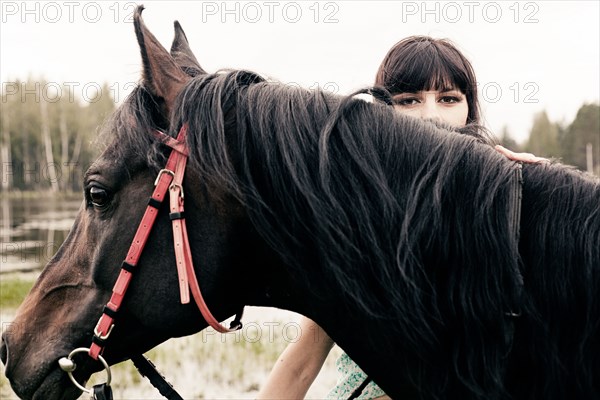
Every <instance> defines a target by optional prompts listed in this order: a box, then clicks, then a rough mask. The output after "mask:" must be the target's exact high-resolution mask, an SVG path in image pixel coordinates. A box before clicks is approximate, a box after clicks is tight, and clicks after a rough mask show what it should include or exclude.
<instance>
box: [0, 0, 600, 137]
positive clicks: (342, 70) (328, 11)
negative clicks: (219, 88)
mask: <svg viewBox="0 0 600 400" xmlns="http://www.w3.org/2000/svg"><path fill="white" fill-rule="evenodd" d="M143 4H144V5H145V6H146V10H145V11H144V14H143V16H144V20H145V22H146V24H147V26H148V27H149V29H150V30H151V31H152V32H153V33H154V34H155V35H156V36H157V38H158V39H159V40H160V41H161V42H162V43H163V45H164V46H165V47H166V48H170V45H171V41H172V39H173V21H175V20H178V21H179V22H180V23H181V24H182V26H183V28H184V30H185V32H186V34H187V37H188V39H189V41H190V45H191V47H192V49H193V50H194V52H195V54H196V57H197V59H198V60H199V61H200V63H201V64H202V66H203V67H204V69H205V70H207V71H209V72H213V71H215V70H217V69H220V68H236V69H242V68H243V69H249V70H253V71H255V72H258V73H260V74H262V75H264V76H266V77H269V78H272V79H276V80H279V81H281V82H283V83H286V84H293V85H300V86H304V87H313V88H314V87H317V86H318V87H320V88H322V89H325V90H329V91H332V92H336V93H339V94H349V93H351V92H352V91H354V90H357V89H360V88H363V87H366V86H369V85H371V84H372V83H373V79H374V76H375V72H376V70H377V67H378V66H379V63H380V62H381V60H382V59H383V57H384V56H385V54H386V53H387V51H388V50H389V49H390V48H391V46H392V45H393V44H394V43H396V42H397V41H399V40H400V39H402V38H404V37H406V36H409V35H416V34H421V35H430V36H433V37H436V38H447V39H450V40H451V41H453V42H454V43H455V44H456V45H457V47H458V48H459V49H460V50H461V51H463V53H464V54H465V55H466V56H467V58H468V59H469V60H470V61H471V62H472V64H473V67H474V69H475V72H476V75H477V81H478V87H479V95H480V100H481V104H482V109H483V116H484V123H485V125H486V126H487V127H488V128H490V129H491V130H492V132H494V133H496V134H498V135H499V134H500V133H501V131H502V129H503V127H504V126H506V127H507V128H508V130H509V132H510V134H511V135H512V136H513V138H515V139H516V140H517V141H518V142H521V143H522V142H524V141H525V140H526V139H527V137H528V134H529V130H530V128H531V125H532V122H533V118H534V115H535V114H536V113H539V112H540V111H542V110H545V111H546V112H547V113H548V116H549V118H550V120H551V121H554V122H562V123H566V124H568V123H570V122H571V121H572V120H573V118H574V117H575V115H576V113H577V110H578V109H579V107H581V105H583V104H584V103H590V102H595V103H597V102H598V101H599V98H600V82H599V79H600V54H599V49H600V43H599V42H600V28H599V27H600V9H599V4H600V2H599V1H597V0H594V1H519V2H517V1H510V0H509V1H449V2H448V1H446V2H444V1H364V0H363V1H319V2H317V1H313V0H308V1H270V0H267V1H197V2H196V1H194V2H192V1H170V2H167V1H145V2H143ZM134 7H135V3H133V2H117V1H89V2H88V1H47V2H40V1H27V2H23V1H4V0H2V1H0V21H1V25H0V79H1V80H2V91H3V92H5V93H8V92H10V91H11V90H14V85H15V81H16V80H17V79H21V80H24V79H36V78H40V77H44V78H45V79H46V81H48V82H49V83H48V84H47V86H46V88H45V90H46V92H44V91H43V92H42V93H47V96H48V97H52V96H54V98H55V97H56V96H60V95H61V94H60V93H58V94H57V93H56V92H54V91H52V90H51V89H52V88H56V87H58V86H61V85H66V86H69V87H71V88H73V90H74V92H75V95H76V97H77V98H78V99H80V101H91V99H93V98H94V95H95V94H96V92H97V91H98V90H99V88H100V87H101V85H102V84H103V83H105V82H106V83H108V85H109V87H110V91H111V94H112V95H113V96H114V97H115V98H116V100H117V101H118V102H121V101H123V99H124V98H125V96H126V95H127V93H129V92H130V91H131V88H132V87H133V86H134V85H135V83H136V82H137V81H138V80H139V77H140V70H141V61H140V55H139V49H138V45H137V42H136V38H135V34H134V31H133V24H132V21H131V15H132V12H133V9H134ZM62 95H65V96H66V94H62Z"/></svg>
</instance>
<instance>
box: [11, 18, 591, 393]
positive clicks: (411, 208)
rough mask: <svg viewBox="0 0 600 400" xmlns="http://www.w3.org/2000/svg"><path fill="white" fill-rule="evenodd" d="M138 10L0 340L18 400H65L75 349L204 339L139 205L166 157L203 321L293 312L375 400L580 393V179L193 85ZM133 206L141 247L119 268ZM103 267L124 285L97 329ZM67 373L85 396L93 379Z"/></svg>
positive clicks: (107, 352)
mask: <svg viewBox="0 0 600 400" xmlns="http://www.w3.org/2000/svg"><path fill="white" fill-rule="evenodd" d="M142 9H143V8H141V7H140V8H138V9H137V10H136V12H135V14H134V27H135V32H136V37H137V40H138V43H139V45H140V51H141V55H142V63H143V72H142V79H141V82H140V84H139V86H138V87H137V88H136V89H135V90H134V91H133V92H132V93H131V95H130V96H129V97H128V98H127V100H126V101H125V102H124V103H123V104H122V105H121V106H120V107H119V108H118V109H117V111H116V112H115V114H114V115H113V116H112V117H111V119H110V121H109V122H108V123H107V124H106V133H105V135H106V142H105V143H106V146H105V148H104V150H103V152H102V154H101V155H100V157H99V158H98V159H97V160H96V161H95V162H94V163H93V165H92V166H90V168H89V169H88V170H87V172H86V173H85V177H84V187H85V190H84V199H83V201H82V205H81V208H80V210H79V213H78V215H77V217H76V220H75V222H74V224H73V227H72V229H71V231H70V233H69V235H68V237H67V239H66V240H65V242H64V243H63V244H62V246H61V247H60V248H59V250H58V251H57V253H56V254H55V255H54V257H53V258H52V259H51V260H50V261H49V262H48V264H47V265H46V266H45V268H44V269H43V271H42V273H41V274H40V276H39V278H38V280H37V281H36V283H35V284H34V286H33V288H32V289H31V292H30V293H29V294H28V295H27V297H26V299H25V300H24V301H23V303H22V305H21V306H20V307H19V309H18V311H17V315H16V317H15V320H14V323H12V324H11V325H10V327H9V329H8V330H7V331H6V332H5V333H4V335H3V338H2V345H1V348H0V358H1V359H2V362H3V363H4V364H5V365H6V369H5V373H6V376H7V378H8V379H9V381H10V383H11V385H12V387H13V389H14V391H15V393H17V394H18V395H19V397H21V398H22V399H27V400H31V399H35V400H40V399H44V400H58V399H60V400H73V399H76V398H77V397H78V396H79V394H80V389H78V388H77V387H75V386H73V385H72V384H71V382H70V380H69V377H68V374H65V372H63V370H61V368H60V367H59V363H58V362H57V361H58V360H59V359H61V357H64V356H65V355H66V354H69V352H70V351H71V350H72V349H74V348H80V347H81V346H84V347H85V346H89V345H90V343H91V342H92V341H93V340H95V342H94V343H96V342H98V340H100V342H101V345H102V346H105V348H104V350H103V352H102V357H103V359H104V360H105V362H106V363H107V364H109V365H112V364H115V363H119V362H121V361H124V360H127V359H129V358H131V357H132V356H134V355H136V354H141V353H143V352H145V351H147V350H149V349H151V348H153V347H155V346H157V345H158V344H160V343H162V342H163V341H165V340H167V339H169V338H172V337H181V336H185V335H190V334H193V333H195V332H198V331H200V330H202V329H204V328H206V327H207V326H208V322H207V317H206V316H205V312H204V311H200V310H199V307H198V306H197V305H196V304H194V302H191V301H189V299H188V301H182V300H183V297H185V296H184V295H185V293H187V291H188V287H187V286H186V285H189V286H191V285H192V282H191V281H192V280H194V281H195V279H192V278H195V277H194V276H192V277H190V275H189V274H188V275H187V277H188V278H189V282H187V281H186V279H183V282H184V284H183V285H180V280H181V275H178V274H177V273H176V270H177V268H176V267H175V266H174V264H176V263H175V259H176V257H177V252H178V250H174V248H173V241H174V240H175V241H177V239H176V234H175V233H174V232H173V231H172V226H173V224H174V222H172V221H171V218H170V217H172V215H171V214H175V215H176V217H175V220H177V219H178V218H182V215H181V214H182V213H179V214H178V213H177V212H173V211H172V210H171V212H169V211H170V210H169V209H168V208H167V207H166V206H162V207H161V206H160V204H150V205H147V204H148V198H149V196H151V194H152V193H153V190H156V189H154V186H153V181H154V180H155V178H156V177H157V176H158V178H159V181H160V180H162V179H171V177H170V175H176V173H169V172H171V171H169V172H167V173H165V171H164V169H165V163H166V162H169V161H168V159H170V158H171V155H172V154H182V155H185V156H186V157H187V158H188V163H187V166H186V167H185V176H184V177H183V178H182V180H181V184H177V185H174V184H171V185H170V186H169V191H177V192H178V193H179V195H178V196H177V199H178V200H177V201H179V202H183V193H185V204H186V210H185V221H186V225H187V235H188V237H189V249H190V254H191V258H192V259H193V260H194V262H195V266H194V267H193V269H192V271H188V272H192V273H195V275H196V276H197V282H198V285H199V287H200V289H201V292H202V297H203V299H204V300H205V303H206V305H208V307H209V308H210V312H212V315H214V318H215V319H216V320H218V321H222V320H225V319H227V318H229V317H231V316H233V315H234V314H236V313H237V312H238V310H239V309H240V308H241V307H243V306H244V305H256V306H266V307H278V308H283V309H287V310H292V311H295V312H298V313H300V314H303V315H305V316H307V317H309V318H311V319H313V320H315V321H316V322H317V323H318V324H319V325H320V326H322V327H323V328H324V329H325V331H326V332H327V333H328V334H329V335H330V336H331V338H332V339H333V340H334V341H335V342H336V343H337V344H339V345H340V347H341V348H342V349H343V350H344V351H346V352H347V353H348V355H349V356H350V357H351V358H352V359H353V360H354V361H356V362H357V364H358V365H359V366H360V367H361V368H362V369H363V370H364V371H365V372H366V373H367V374H368V375H369V376H370V377H371V378H372V379H373V380H374V381H375V382H376V383H377V384H378V385H379V386H380V387H381V388H382V389H383V390H384V391H385V392H386V393H387V394H388V395H389V396H391V397H392V398H397V399H455V398H456V399H459V398H460V399H541V398H543V399H565V398H569V399H592V398H596V399H597V398H600V383H599V381H598V379H597V378H598V377H599V376H600V298H599V296H600V182H599V180H598V179H597V178H594V177H592V176H591V175H586V174H584V173H582V172H579V171H577V170H575V169H573V168H569V167H567V166H564V165H561V164H560V163H558V162H550V163H540V164H525V165H522V166H521V165H520V164H519V163H515V162H512V161H510V160H508V159H506V158H504V157H503V156H501V155H499V154H498V153H497V152H495V151H494V150H493V148H492V147H491V146H490V145H489V143H488V142H487V141H486V139H485V138H484V137H482V136H477V135H469V134H464V132H460V131H458V132H457V131H454V130H451V129H448V128H447V127H444V126H440V125H439V124H434V123H431V122H428V121H421V120H417V119H414V118H411V117H408V116H403V115H401V114H399V113H397V112H395V111H394V110H393V108H392V107H390V106H389V105H388V104H386V102H385V100H386V96H385V93H384V92H383V91H380V90H379V91H378V90H375V89H374V90H372V91H371V93H373V94H375V95H376V96H375V97H376V98H378V99H382V100H384V101H379V100H377V101H372V102H369V101H365V100H364V99H362V98H359V97H357V96H354V95H350V96H339V95H333V94H330V93H327V92H323V91H320V90H307V89H302V88H297V87H290V86H286V85H283V84H278V83H277V82H270V81H267V80H265V79H264V78H262V77H261V76H260V75H258V74H256V73H253V72H250V71H220V72H217V73H207V72H206V71H205V70H204V69H203V68H202V67H201V66H200V63H199V62H198V61H197V59H196V57H195V55H194V54H193V53H192V51H191V50H190V47H189V43H188V40H187V38H186V36H185V34H184V32H183V30H182V29H181V26H180V25H179V23H177V22H176V23H175V39H174V41H173V45H172V47H171V51H170V52H169V51H167V50H166V49H165V48H164V47H163V46H162V45H161V44H160V43H159V42H158V40H157V39H156V38H155V37H154V35H153V34H152V33H151V32H150V31H149V29H148V28H147V27H146V25H145V24H144V22H143V20H142V18H141V12H142ZM157 130H158V131H161V132H162V131H166V132H168V134H167V135H165V134H158V133H156V131H157ZM182 146H184V147H182ZM173 179H174V178H173ZM161 182H162V181H161ZM161 184H162V183H159V186H160V185H161ZM150 203H152V201H150ZM150 206H152V207H155V209H156V213H155V214H156V215H155V221H154V226H153V228H152V231H151V232H149V233H148V235H147V237H146V238H145V240H146V243H145V247H144V249H143V251H142V252H141V254H139V259H138V260H137V261H136V263H135V265H129V264H127V263H122V260H123V259H124V258H125V257H126V256H127V255H128V252H129V250H128V249H130V248H133V247H135V246H136V243H135V240H134V243H133V245H132V247H128V246H129V245H130V243H131V242H132V238H134V237H137V236H136V227H137V224H138V223H139V221H140V220H141V219H142V218H143V216H144V215H145V212H146V211H145V210H146V209H150V208H152V207H150ZM144 218H145V217H144ZM141 226H144V227H146V225H145V222H142V224H141ZM140 229H141V228H140ZM132 267H133V268H132ZM123 268H125V269H126V270H128V271H130V270H132V269H133V270H134V272H133V273H131V274H130V275H131V276H133V277H132V278H131V280H130V281H127V284H126V285H125V286H126V287H127V295H126V296H124V298H123V299H122V303H121V304H120V308H119V309H118V313H116V314H117V315H116V316H114V315H113V316H114V317H115V321H116V322H115V323H114V325H111V328H110V330H109V331H105V330H104V328H99V326H100V325H102V323H100V322H97V321H98V317H99V316H100V315H103V312H104V313H107V312H108V311H106V307H105V308H103V306H104V304H106V303H107V301H108V300H109V298H112V297H111V296H113V295H114V292H113V284H114V282H115V280H117V279H120V278H118V277H120V276H121V275H120V274H125V275H127V274H129V272H126V273H125V272H121V271H122V270H123ZM130 275H127V276H130ZM184 276H185V274H184ZM188 295H189V293H188ZM113 311H115V310H113ZM103 317H104V315H103ZM107 318H108V317H107ZM111 318H112V317H111ZM112 327H114V329H112ZM94 331H96V333H94ZM99 331H100V332H99ZM98 333H100V334H99V335H98ZM94 336H100V337H96V338H95V339H94ZM98 355H99V353H97V354H96V356H98ZM80 358H81V360H79V359H78V362H77V364H78V367H77V369H76V370H75V371H73V376H74V377H75V379H77V380H78V381H80V382H85V381H86V380H87V378H88V377H89V376H90V375H91V374H92V373H94V372H96V371H99V370H100V369H101V366H100V365H99V363H97V362H96V361H95V360H94V359H92V358H91V357H86V356H85V355H81V357H80Z"/></svg>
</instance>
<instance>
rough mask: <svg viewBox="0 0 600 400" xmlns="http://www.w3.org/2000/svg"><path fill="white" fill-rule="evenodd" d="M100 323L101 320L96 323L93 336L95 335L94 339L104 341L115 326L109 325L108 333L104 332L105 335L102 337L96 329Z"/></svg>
mask: <svg viewBox="0 0 600 400" xmlns="http://www.w3.org/2000/svg"><path fill="white" fill-rule="evenodd" d="M100 321H102V318H100V319H99V320H98V323H97V324H96V327H95V328H94V335H96V337H97V338H98V339H100V340H106V339H108V337H109V336H110V333H111V332H112V330H113V328H114V327H115V324H110V328H108V332H106V335H104V336H103V335H101V334H100V331H99V329H98V327H99V326H100Z"/></svg>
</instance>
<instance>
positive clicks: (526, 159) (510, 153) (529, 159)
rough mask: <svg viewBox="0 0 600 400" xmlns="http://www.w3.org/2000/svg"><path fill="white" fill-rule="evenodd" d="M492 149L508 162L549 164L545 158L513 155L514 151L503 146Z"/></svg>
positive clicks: (523, 154)
mask: <svg viewBox="0 0 600 400" xmlns="http://www.w3.org/2000/svg"><path fill="white" fill-rule="evenodd" d="M494 148H495V149H496V151H498V152H499V153H500V154H504V155H505V156H506V157H508V159H509V160H513V161H522V162H526V163H539V162H550V160H548V159H547V158H543V157H537V156H534V155H533V154H531V153H515V152H514V151H511V150H509V149H507V148H506V147H504V146H500V145H499V144H498V145H496V146H494Z"/></svg>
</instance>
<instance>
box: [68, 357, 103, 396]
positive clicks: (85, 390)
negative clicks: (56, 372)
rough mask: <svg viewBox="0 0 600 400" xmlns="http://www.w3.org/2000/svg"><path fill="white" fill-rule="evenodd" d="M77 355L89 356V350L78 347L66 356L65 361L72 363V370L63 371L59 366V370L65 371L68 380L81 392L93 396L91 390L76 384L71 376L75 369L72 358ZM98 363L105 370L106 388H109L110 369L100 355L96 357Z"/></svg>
mask: <svg viewBox="0 0 600 400" xmlns="http://www.w3.org/2000/svg"><path fill="white" fill-rule="evenodd" d="M77 353H87V354H89V353H90V349H88V348H87V347H79V348H77V349H75V350H73V351H72V352H71V353H69V355H68V356H67V359H68V360H69V361H71V362H72V363H73V368H72V369H71V370H65V369H64V368H63V366H62V365H61V369H63V371H65V372H66V373H67V375H69V378H70V379H71V382H73V384H74V385H75V386H76V387H77V388H78V389H79V390H82V391H83V392H85V393H88V394H93V391H92V390H91V389H87V388H86V387H85V386H82V385H81V384H80V383H79V382H77V380H76V379H75V377H74V376H73V371H75V368H76V364H75V362H74V361H73V356H74V355H75V354H77ZM98 361H100V363H101V364H102V366H103V367H104V369H105V370H106V386H110V381H111V378H112V377H111V373H110V367H109V366H108V363H107V362H106V360H105V359H104V358H103V357H102V356H101V355H98Z"/></svg>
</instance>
